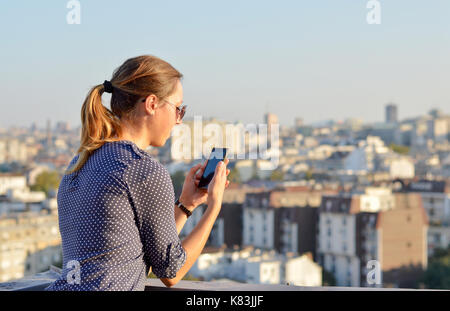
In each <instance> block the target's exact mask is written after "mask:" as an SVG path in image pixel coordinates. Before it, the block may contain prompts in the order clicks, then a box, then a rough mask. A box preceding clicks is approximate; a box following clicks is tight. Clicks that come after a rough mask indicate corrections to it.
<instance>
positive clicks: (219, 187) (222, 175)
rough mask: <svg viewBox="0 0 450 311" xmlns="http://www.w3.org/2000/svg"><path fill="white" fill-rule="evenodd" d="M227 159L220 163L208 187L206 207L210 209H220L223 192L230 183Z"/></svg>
mask: <svg viewBox="0 0 450 311" xmlns="http://www.w3.org/2000/svg"><path fill="white" fill-rule="evenodd" d="M227 164H228V159H226V160H225V161H220V162H219V164H218V165H217V167H216V171H215V172H214V177H213V179H212V180H211V182H210V183H209V185H208V206H210V207H212V208H219V209H220V208H221V206H222V199H223V192H224V191H225V188H226V187H228V185H229V184H230V181H229V180H227V176H228V174H229V173H230V170H228V169H227Z"/></svg>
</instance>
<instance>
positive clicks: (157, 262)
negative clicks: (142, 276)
mask: <svg viewBox="0 0 450 311" xmlns="http://www.w3.org/2000/svg"><path fill="white" fill-rule="evenodd" d="M127 180H128V187H129V190H130V201H131V205H132V206H133V209H134V212H135V220H136V225H137V226H138V229H139V233H140V236H141V241H142V244H143V248H144V260H145V263H146V265H147V270H148V269H149V268H150V267H152V272H153V273H154V274H155V275H156V276H157V277H158V278H169V279H172V278H174V277H175V276H176V273H177V272H178V270H180V268H181V267H182V266H183V265H184V263H185V261H186V251H185V250H184V248H183V247H182V245H181V241H180V238H179V236H178V233H177V228H176V223H175V214H174V212H175V211H174V205H175V202H174V201H175V199H174V197H175V196H174V190H173V185H172V180H171V178H170V175H169V173H168V171H167V170H166V168H165V167H164V166H163V165H162V164H160V163H159V162H156V161H153V160H148V161H147V160H146V161H138V164H137V166H136V167H135V169H133V170H130V172H129V174H128V176H127Z"/></svg>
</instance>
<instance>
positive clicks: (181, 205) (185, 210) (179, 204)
mask: <svg viewBox="0 0 450 311" xmlns="http://www.w3.org/2000/svg"><path fill="white" fill-rule="evenodd" d="M175 205H176V206H178V207H179V208H180V209H181V210H182V211H183V212H185V213H186V215H187V217H188V218H189V216H191V215H192V212H191V211H190V210H188V209H187V208H186V207H185V206H184V205H183V204H181V203H180V199H177V201H176V202H175Z"/></svg>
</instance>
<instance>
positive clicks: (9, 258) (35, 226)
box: [0, 210, 62, 282]
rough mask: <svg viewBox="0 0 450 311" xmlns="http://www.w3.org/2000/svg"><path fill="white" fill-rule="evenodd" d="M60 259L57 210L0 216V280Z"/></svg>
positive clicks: (48, 264) (30, 272)
mask: <svg viewBox="0 0 450 311" xmlns="http://www.w3.org/2000/svg"><path fill="white" fill-rule="evenodd" d="M61 260H62V250H61V237H60V234H59V229H58V216H57V214H56V213H48V212H47V211H43V210H42V211H40V212H34V211H33V212H14V213H8V214H6V215H3V216H1V217H0V280H1V281H2V282H5V281H9V280H12V279H18V278H22V277H24V276H29V275H34V274H36V273H38V272H41V271H44V270H47V269H48V267H49V266H50V265H51V264H55V263H58V262H60V261H61Z"/></svg>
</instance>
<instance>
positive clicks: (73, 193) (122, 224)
mask: <svg viewBox="0 0 450 311" xmlns="http://www.w3.org/2000/svg"><path fill="white" fill-rule="evenodd" d="M77 159H78V155H77V156H75V157H74V158H73V160H72V161H71V163H70V164H69V167H70V166H71V165H73V164H74V163H75V162H76V160H77ZM57 200H58V217H59V229H60V232H61V239H62V250H63V270H62V274H61V276H60V278H59V279H57V280H56V281H55V282H54V283H52V284H51V285H50V286H49V287H47V288H46V290H126V291H128V290H144V283H145V280H146V277H147V274H148V272H149V269H150V267H151V269H152V272H153V273H154V274H155V275H156V276H157V277H159V278H174V277H175V276H176V273H177V271H178V270H179V269H180V268H181V267H182V266H183V265H184V263H185V261H186V252H185V250H184V249H183V248H182V246H181V241H180V238H179V237H178V234H177V228H176V224H175V216H174V201H175V199H174V190H173V185H172V181H171V178H170V175H169V173H168V171H167V170H166V169H165V167H164V166H163V165H162V164H160V163H159V162H157V161H155V160H153V159H152V158H151V156H150V155H149V154H148V153H147V152H145V151H144V150H142V149H140V148H139V147H138V146H137V145H136V144H135V143H133V142H131V141H126V140H122V141H118V142H108V143H105V144H104V145H103V146H102V147H101V148H99V149H97V150H96V151H95V152H94V153H93V154H92V155H91V156H90V157H89V158H88V160H87V161H86V163H85V165H84V166H83V167H82V168H81V169H80V170H79V171H77V172H74V173H72V174H69V175H65V176H64V177H63V178H62V180H61V183H60V186H59V190H58V197H57Z"/></svg>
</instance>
